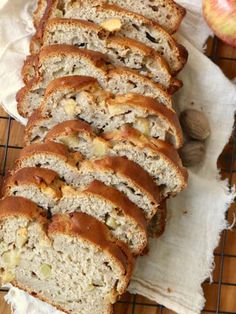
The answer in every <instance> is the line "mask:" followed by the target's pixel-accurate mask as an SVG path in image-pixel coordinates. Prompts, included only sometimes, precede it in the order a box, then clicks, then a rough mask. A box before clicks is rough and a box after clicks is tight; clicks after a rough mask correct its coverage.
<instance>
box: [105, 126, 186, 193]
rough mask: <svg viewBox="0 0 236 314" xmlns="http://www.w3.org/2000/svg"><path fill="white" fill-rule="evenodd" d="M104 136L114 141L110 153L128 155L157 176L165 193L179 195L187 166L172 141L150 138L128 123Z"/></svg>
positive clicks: (157, 180) (183, 183) (157, 182)
mask: <svg viewBox="0 0 236 314" xmlns="http://www.w3.org/2000/svg"><path fill="white" fill-rule="evenodd" d="M103 138H105V139H106V140H108V141H110V143H111V147H112V148H111V149H110V150H109V153H110V154H111V155H118V156H125V157H126V158H128V159H130V160H132V161H134V162H136V163H138V164H139V165H140V166H141V167H143V169H144V170H146V171H147V172H148V173H149V174H150V175H151V176H152V177H153V178H154V179H155V181H156V184H157V185H158V186H159V187H160V188H161V193H162V195H164V196H168V195H176V194H177V193H179V192H181V191H182V190H183V189H184V188H185V187H186V185H187V177H188V175H187V170H186V169H185V168H184V167H183V166H182V162H181V159H180V157H179V155H178V153H177V151H176V150H175V149H174V148H173V146H171V145H170V144H168V143H166V142H164V141H161V140H156V139H150V138H147V137H146V136H145V135H143V134H142V133H140V132H139V131H138V130H135V129H134V128H132V127H129V126H124V127H122V128H121V129H120V130H117V131H114V132H110V133H107V134H104V135H103Z"/></svg>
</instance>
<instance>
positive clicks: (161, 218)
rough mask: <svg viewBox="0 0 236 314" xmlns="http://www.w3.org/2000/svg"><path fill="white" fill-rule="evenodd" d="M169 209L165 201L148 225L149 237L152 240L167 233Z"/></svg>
mask: <svg viewBox="0 0 236 314" xmlns="http://www.w3.org/2000/svg"><path fill="white" fill-rule="evenodd" d="M166 217H167V208H166V200H165V199H164V200H163V201H162V202H161V203H160V206H159V208H158V212H157V213H156V214H155V215H154V216H153V217H152V219H151V220H150V222H149V224H148V236H149V237H151V238H159V237H160V236H161V235H162V234H163V233H164V231H165V227H166Z"/></svg>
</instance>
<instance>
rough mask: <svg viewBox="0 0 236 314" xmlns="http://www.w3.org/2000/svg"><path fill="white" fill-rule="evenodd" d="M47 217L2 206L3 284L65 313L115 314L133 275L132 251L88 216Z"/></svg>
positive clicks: (32, 208) (28, 208)
mask: <svg viewBox="0 0 236 314" xmlns="http://www.w3.org/2000/svg"><path fill="white" fill-rule="evenodd" d="M45 215H46V212H44V211H42V210H41V209H40V208H38V207H37V206H36V205H35V204H34V203H32V202H31V201H29V200H26V199H24V198H20V197H9V198H6V199H4V200H2V201H0V225H1V234H0V240H1V244H2V245H1V247H0V256H1V258H0V268H1V283H2V284H3V283H6V282H7V283H12V284H13V286H17V287H19V288H21V289H23V290H25V291H27V292H29V293H31V294H32V295H33V296H34V297H37V298H39V299H41V300H43V301H46V302H48V303H51V304H52V305H54V306H56V307H57V308H58V309H59V310H62V311H65V312H66V313H71V314H73V313H83V314H89V313H91V312H93V313H95V314H101V313H103V314H109V313H111V312H112V303H114V302H115V301H116V300H117V298H118V297H119V295H121V294H122V293H124V291H125V290H126V288H127V285H128V283H129V280H130V276H131V273H132V268H133V259H132V256H131V253H130V252H129V250H128V248H127V247H126V246H125V244H123V243H121V242H119V241H117V240H116V239H114V238H113V237H112V235H111V233H110V232H109V230H108V228H106V227H105V226H104V225H103V224H102V223H100V222H99V221H98V220H96V219H95V218H93V217H91V216H89V215H86V214H84V213H72V214H58V215H55V216H53V217H52V221H51V222H48V221H47V219H46V217H45ZM65 281H66V282H67V285H65Z"/></svg>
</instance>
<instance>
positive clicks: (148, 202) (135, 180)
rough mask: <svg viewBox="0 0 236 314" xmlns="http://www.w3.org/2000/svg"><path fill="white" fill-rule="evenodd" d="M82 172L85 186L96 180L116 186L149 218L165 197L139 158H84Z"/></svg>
mask: <svg viewBox="0 0 236 314" xmlns="http://www.w3.org/2000/svg"><path fill="white" fill-rule="evenodd" d="M79 172H80V182H81V185H82V187H86V186H88V185H89V184H90V183H91V182H93V181H94V180H99V181H101V182H103V183H104V184H106V185H108V186H113V187H115V188H116V189H117V190H119V191H120V192H123V193H124V194H125V195H126V196H128V198H129V199H130V200H131V201H132V202H133V203H135V204H136V205H137V206H138V207H140V208H141V209H142V210H143V211H144V213H145V216H146V218H147V219H148V220H150V219H151V218H152V217H153V216H154V214H155V213H156V212H157V210H158V206H159V203H160V199H161V196H160V192H159V188H158V186H157V185H156V184H155V183H154V181H153V179H152V178H151V176H150V175H149V174H148V173H147V172H146V171H145V170H144V169H143V168H142V167H140V166H139V165H138V164H136V163H135V162H132V161H130V160H128V159H126V158H124V157H118V156H117V157H116V156H114V157H110V156H107V157H103V158H100V159H94V160H85V161H83V162H82V163H81V166H80V169H79Z"/></svg>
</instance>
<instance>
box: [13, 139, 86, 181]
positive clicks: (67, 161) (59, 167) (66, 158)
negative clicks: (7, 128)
mask: <svg viewBox="0 0 236 314" xmlns="http://www.w3.org/2000/svg"><path fill="white" fill-rule="evenodd" d="M82 159H83V156H82V155H81V154H80V153H79V152H76V153H70V152H69V150H68V148H67V146H65V145H63V144H60V143H55V142H47V143H44V144H33V145H30V146H27V147H24V148H23V149H22V151H21V153H20V156H19V159H18V160H17V162H16V170H18V169H20V168H25V167H39V168H41V167H42V168H47V169H51V170H53V171H55V172H57V173H58V174H59V176H60V178H61V179H63V180H65V182H66V183H68V184H72V185H74V186H78V185H79V177H78V176H79V172H78V165H79V163H80V162H81V161H82Z"/></svg>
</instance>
